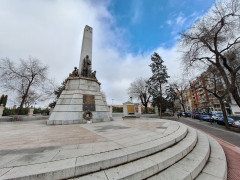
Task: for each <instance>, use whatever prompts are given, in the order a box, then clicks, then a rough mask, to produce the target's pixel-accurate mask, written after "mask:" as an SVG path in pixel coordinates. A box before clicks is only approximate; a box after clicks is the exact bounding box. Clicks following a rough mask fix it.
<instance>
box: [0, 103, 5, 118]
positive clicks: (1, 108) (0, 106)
mask: <svg viewBox="0 0 240 180" xmlns="http://www.w3.org/2000/svg"><path fill="white" fill-rule="evenodd" d="M3 110H4V106H3V104H0V117H2V115H3Z"/></svg>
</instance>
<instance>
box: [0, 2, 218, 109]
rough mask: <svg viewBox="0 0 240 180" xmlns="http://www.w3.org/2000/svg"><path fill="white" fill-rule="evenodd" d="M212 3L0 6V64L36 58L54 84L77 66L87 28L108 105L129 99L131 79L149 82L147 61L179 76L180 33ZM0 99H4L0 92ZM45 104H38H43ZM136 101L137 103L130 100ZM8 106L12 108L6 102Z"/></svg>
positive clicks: (41, 3)
mask: <svg viewBox="0 0 240 180" xmlns="http://www.w3.org/2000/svg"><path fill="white" fill-rule="evenodd" d="M213 4H214V0H205V1H202V0H182V1H179V0H161V1H160V0H68V1H66V0H41V1H40V0H39V1H34V0H21V1H19V0H0V27H1V30H0V58H5V57H8V58H10V59H11V60H13V61H14V62H16V63H18V62H19V59H28V58H29V57H34V58H38V59H39V60H40V61H41V62H42V63H43V64H46V65H47V66H48V67H49V69H48V77H49V78H52V79H54V81H55V83H56V84H58V85H60V83H61V82H62V81H63V80H64V79H65V78H67V76H68V75H69V73H71V72H72V71H73V68H74V67H75V66H77V67H78V65H79V58H80V52H81V45H82V37H83V30H84V27H85V25H89V26H91V27H92V28H93V58H92V64H93V67H92V69H93V70H96V71H97V78H98V80H99V82H101V84H102V85H101V89H102V91H103V92H104V93H105V94H106V97H107V102H108V104H122V103H123V102H126V101H127V100H128V99H129V95H128V93H127V89H128V87H129V85H130V83H131V82H133V81H134V80H136V79H137V78H140V77H142V78H149V77H150V76H151V70H150V67H149V64H150V63H151V55H152V54H153V53H154V52H157V53H158V54H159V55H160V56H161V57H162V59H163V60H164V63H165V65H166V66H167V68H168V73H169V75H170V76H171V78H172V79H174V78H176V77H179V76H181V74H182V69H183V67H182V65H181V54H180V52H179V49H178V48H177V45H178V40H179V38H180V33H181V32H183V31H186V30H187V29H188V28H189V27H191V26H192V25H193V24H194V22H196V21H197V20H199V19H200V18H201V17H202V16H203V15H204V14H205V13H207V12H208V10H209V9H210V8H211V7H212V5H213ZM0 93H4V91H3V90H2V89H0ZM50 101H51V100H49V101H46V102H44V103H45V104H48V103H49V102H50ZM136 101H137V100H136ZM8 103H9V104H16V101H15V99H14V97H11V96H9V102H8Z"/></svg>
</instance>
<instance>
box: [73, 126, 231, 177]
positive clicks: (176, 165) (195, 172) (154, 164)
mask: <svg viewBox="0 0 240 180" xmlns="http://www.w3.org/2000/svg"><path fill="white" fill-rule="evenodd" d="M185 132H186V127H182V128H181V129H180V130H179V132H178V133H176V134H174V136H175V142H177V143H176V144H173V143H171V142H170V141H171V140H172V141H173V139H174V138H173V139H171V140H170V139H169V141H168V146H167V147H166V144H167V142H165V143H163V142H164V141H162V142H160V141H158V140H156V141H155V142H151V143H148V144H145V145H146V146H145V147H148V149H144V150H142V151H139V152H138V153H137V154H138V156H135V160H134V158H132V155H131V154H130V152H131V151H129V154H128V157H127V159H126V160H125V161H128V163H124V162H125V161H122V162H118V163H119V164H120V165H116V164H118V163H117V162H116V163H113V164H112V165H110V164H111V163H106V164H107V165H106V164H105V163H102V164H99V165H98V166H97V167H98V168H97V167H95V169H92V170H93V171H98V172H95V173H89V172H88V173H89V174H87V175H85V176H80V177H78V178H73V179H75V180H77V179H78V180H84V179H89V180H90V179H91V180H92V179H102V180H112V179H149V180H168V179H171V180H174V179H197V180H203V179H204V180H206V179H209V180H215V179H216V180H217V179H218V180H220V179H227V162H226V157H225V154H224V151H223V149H222V147H221V146H220V145H219V144H218V142H216V141H215V140H214V139H213V138H211V137H209V136H207V135H206V134H204V133H202V132H199V131H196V130H195V129H193V128H187V133H186V136H184V135H185ZM183 136H184V138H183ZM177 137H178V138H177ZM151 145H153V146H151ZM154 145H156V146H155V147H154ZM163 147H164V148H163ZM137 148H139V150H141V148H140V147H137ZM110 157H111V155H110ZM111 160H113V158H112V159H110V161H111ZM117 161H118V160H117ZM93 164H94V166H95V165H96V163H93ZM84 169H85V168H84ZM99 170H100V171H99ZM76 172H77V174H81V173H82V172H79V171H76ZM82 174H84V173H82Z"/></svg>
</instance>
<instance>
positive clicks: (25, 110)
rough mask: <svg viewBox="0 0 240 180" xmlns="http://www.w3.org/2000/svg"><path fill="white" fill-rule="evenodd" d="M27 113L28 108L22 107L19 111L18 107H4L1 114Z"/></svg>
mask: <svg viewBox="0 0 240 180" xmlns="http://www.w3.org/2000/svg"><path fill="white" fill-rule="evenodd" d="M27 114H28V108H23V109H22V110H21V111H20V109H19V108H17V109H9V108H4V110H3V116H11V115H27Z"/></svg>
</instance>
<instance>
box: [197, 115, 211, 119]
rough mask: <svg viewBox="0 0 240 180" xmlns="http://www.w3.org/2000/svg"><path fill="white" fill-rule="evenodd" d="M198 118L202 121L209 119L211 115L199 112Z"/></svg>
mask: <svg viewBox="0 0 240 180" xmlns="http://www.w3.org/2000/svg"><path fill="white" fill-rule="evenodd" d="M199 119H201V120H204V121H210V120H211V116H210V115H208V114H199Z"/></svg>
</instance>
